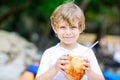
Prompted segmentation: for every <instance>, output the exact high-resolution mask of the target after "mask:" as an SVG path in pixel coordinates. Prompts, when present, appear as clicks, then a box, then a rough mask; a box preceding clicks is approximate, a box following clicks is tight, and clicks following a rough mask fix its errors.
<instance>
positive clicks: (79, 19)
mask: <svg viewBox="0 0 120 80" xmlns="http://www.w3.org/2000/svg"><path fill="white" fill-rule="evenodd" d="M51 24H52V29H53V30H54V32H55V34H56V35H57V37H58V38H59V40H60V42H59V43H58V44H57V45H55V46H53V47H51V48H49V49H47V50H45V52H44V53H43V56H42V60H41V64H40V67H39V69H38V73H37V76H36V80H67V78H66V77H65V75H64V70H65V69H67V67H65V66H64V65H63V64H66V63H69V61H68V57H67V54H75V55H79V56H80V55H83V54H84V57H85V58H84V59H85V61H86V62H85V63H84V65H85V67H84V70H85V75H84V76H83V78H82V80H104V77H103V75H102V72H101V70H100V68H99V65H98V63H97V60H96V57H95V55H94V53H93V51H92V50H89V51H88V52H87V53H82V52H83V51H84V50H86V49H88V48H87V47H85V46H82V45H80V44H79V43H78V42H77V39H78V38H79V34H80V33H81V32H83V30H84V29H85V17H84V14H83V12H82V10H81V9H80V8H79V7H78V6H77V5H75V4H74V3H72V2H69V3H65V4H62V5H60V6H58V7H57V8H56V9H55V11H54V12H53V14H52V16H51Z"/></svg>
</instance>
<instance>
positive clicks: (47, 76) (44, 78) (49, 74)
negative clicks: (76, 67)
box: [35, 55, 68, 80]
mask: <svg viewBox="0 0 120 80" xmlns="http://www.w3.org/2000/svg"><path fill="white" fill-rule="evenodd" d="M65 63H68V59H67V57H66V55H63V56H61V57H60V58H59V59H58V60H57V62H56V63H55V64H54V65H53V66H52V67H51V68H49V69H48V70H47V71H46V72H45V73H43V74H40V75H38V76H36V79H35V80H51V79H53V77H54V76H55V75H56V74H57V73H58V71H63V70H64V69H65V66H63V64H65Z"/></svg>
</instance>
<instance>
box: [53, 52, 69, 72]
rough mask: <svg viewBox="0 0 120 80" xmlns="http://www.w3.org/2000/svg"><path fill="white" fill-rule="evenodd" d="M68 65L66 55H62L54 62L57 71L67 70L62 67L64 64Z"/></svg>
mask: <svg viewBox="0 0 120 80" xmlns="http://www.w3.org/2000/svg"><path fill="white" fill-rule="evenodd" d="M67 63H69V60H68V56H67V54H66V55H62V56H61V57H60V58H59V59H58V60H57V62H56V64H55V67H56V69H57V70H60V71H62V72H63V71H64V70H65V69H67V67H65V66H64V64H67Z"/></svg>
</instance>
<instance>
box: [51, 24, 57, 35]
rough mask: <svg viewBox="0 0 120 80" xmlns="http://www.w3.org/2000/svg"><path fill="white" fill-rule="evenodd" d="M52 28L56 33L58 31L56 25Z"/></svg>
mask: <svg viewBox="0 0 120 80" xmlns="http://www.w3.org/2000/svg"><path fill="white" fill-rule="evenodd" d="M52 29H53V31H54V32H55V33H57V28H56V26H54V25H52Z"/></svg>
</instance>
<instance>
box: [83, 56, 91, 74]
mask: <svg viewBox="0 0 120 80" xmlns="http://www.w3.org/2000/svg"><path fill="white" fill-rule="evenodd" d="M84 60H85V63H84V65H85V66H84V70H85V73H86V75H88V74H89V73H90V72H91V71H92V70H91V67H90V62H89V60H88V59H86V58H84Z"/></svg>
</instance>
